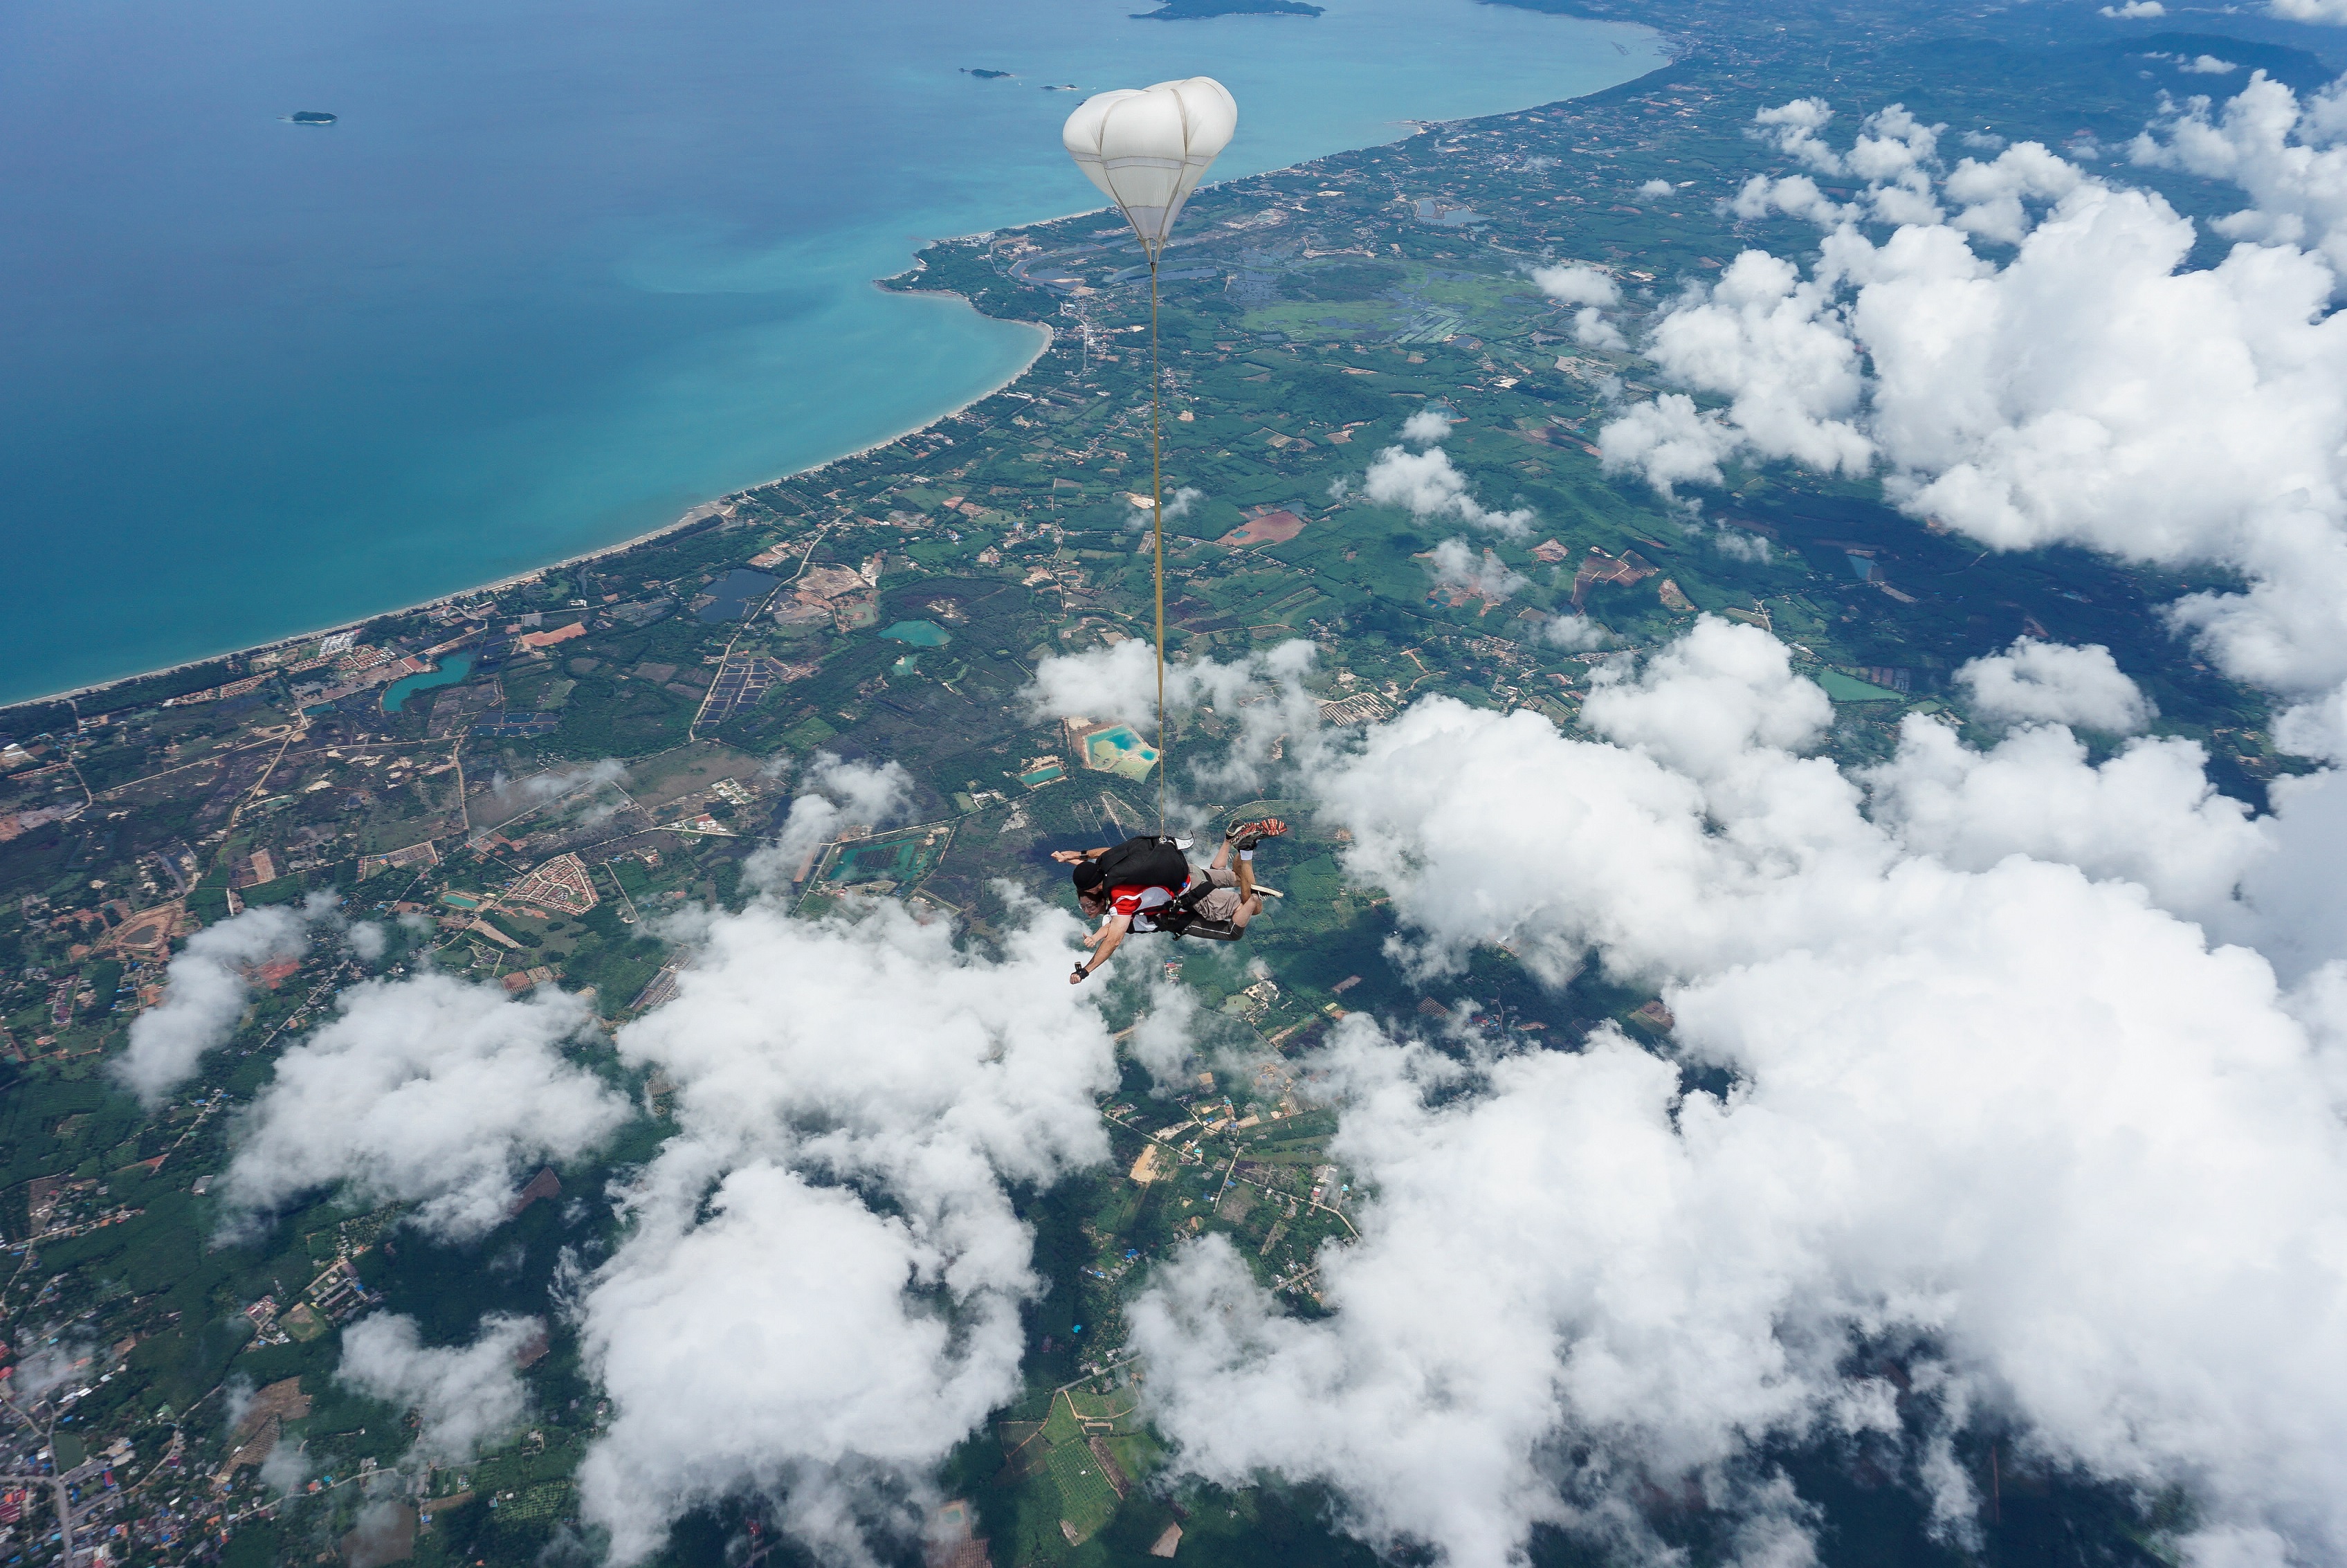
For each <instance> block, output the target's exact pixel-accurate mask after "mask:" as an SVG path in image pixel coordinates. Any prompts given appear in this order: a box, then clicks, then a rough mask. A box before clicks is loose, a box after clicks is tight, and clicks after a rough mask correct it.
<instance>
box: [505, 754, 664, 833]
mask: <svg viewBox="0 0 2347 1568" xmlns="http://www.w3.org/2000/svg"><path fill="white" fill-rule="evenodd" d="M627 776H628V769H627V765H626V764H624V763H620V762H618V761H615V760H614V759H612V758H610V757H604V758H601V759H600V760H598V761H595V762H592V763H575V764H569V765H568V766H564V767H554V768H548V769H547V770H546V771H545V772H543V773H536V774H530V775H529V776H528V777H527V778H522V779H509V778H507V777H506V776H505V775H504V774H497V776H496V777H494V778H493V779H491V780H490V782H489V787H488V789H487V792H485V793H484V794H481V795H480V796H479V797H478V798H477V799H476V800H475V801H474V802H473V803H472V815H473V820H474V822H475V823H476V824H478V825H487V826H491V827H495V826H498V825H503V824H505V823H507V822H510V821H512V820H514V819H515V818H517V817H520V816H525V815H528V814H529V813H531V812H533V811H536V810H538V808H539V807H540V806H545V805H550V804H553V803H554V802H556V801H559V800H564V799H568V798H569V796H571V795H574V794H579V793H580V792H581V791H585V790H599V789H601V788H602V787H603V786H604V785H606V784H618V783H619V782H620V780H621V779H624V778H626V777H627ZM603 809H604V812H605V815H609V814H610V812H613V811H616V810H617V809H618V806H617V804H616V803H614V804H609V805H607V806H605V807H604V808H603Z"/></svg>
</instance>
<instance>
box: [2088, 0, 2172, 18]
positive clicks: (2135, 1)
mask: <svg viewBox="0 0 2347 1568" xmlns="http://www.w3.org/2000/svg"><path fill="white" fill-rule="evenodd" d="M2102 14H2103V15H2106V16H2109V17H2113V18H2115V19H2116V20H2119V21H2124V22H2132V21H2134V20H2136V19H2137V17H2145V16H2165V15H2168V7H2167V6H2165V5H2161V4H2160V3H2159V0H2127V4H2126V5H2106V6H2104V7H2103V8H2102Z"/></svg>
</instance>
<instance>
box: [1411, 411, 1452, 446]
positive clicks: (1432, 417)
mask: <svg viewBox="0 0 2347 1568" xmlns="http://www.w3.org/2000/svg"><path fill="white" fill-rule="evenodd" d="M1450 429H1451V420H1450V417H1449V416H1448V415H1445V414H1443V413H1442V411H1441V410H1440V409H1435V408H1421V409H1419V411H1418V412H1417V413H1415V414H1413V415H1410V416H1409V418H1407V419H1405V420H1403V421H1402V422H1401V438H1402V439H1403V440H1405V441H1418V442H1423V443H1426V444H1428V445H1433V444H1434V443H1437V442H1440V441H1442V440H1444V439H1446V438H1447V437H1448V436H1450Z"/></svg>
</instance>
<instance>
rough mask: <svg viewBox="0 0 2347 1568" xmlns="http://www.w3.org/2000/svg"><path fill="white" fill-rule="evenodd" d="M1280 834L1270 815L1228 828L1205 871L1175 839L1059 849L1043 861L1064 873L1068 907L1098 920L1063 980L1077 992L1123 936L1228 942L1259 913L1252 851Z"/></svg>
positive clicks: (1154, 837)
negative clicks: (1086, 952)
mask: <svg viewBox="0 0 2347 1568" xmlns="http://www.w3.org/2000/svg"><path fill="white" fill-rule="evenodd" d="M1286 831H1287V824H1286V823H1285V822H1282V821H1281V820H1280V819H1279V818H1277V817H1276V816H1267V817H1264V818H1261V819H1259V820H1257V821H1254V822H1237V823H1233V824H1232V825H1231V826H1230V830H1229V833H1228V834H1227V835H1226V836H1225V838H1224V840H1223V847H1222V848H1221V850H1220V851H1218V852H1217V853H1216V854H1215V856H1214V863H1213V864H1212V865H1209V866H1192V865H1191V864H1190V859H1189V856H1186V855H1184V853H1183V849H1182V843H1181V841H1180V840H1177V839H1173V838H1169V837H1166V836H1165V835H1162V834H1142V835H1136V836H1134V837H1132V838H1128V839H1126V840H1125V841H1124V842H1123V843H1122V844H1119V845H1109V846H1106V847H1103V848H1100V849H1061V850H1055V851H1053V852H1052V855H1051V858H1052V859H1054V860H1056V861H1059V862H1060V863H1061V865H1063V866H1072V867H1073V870H1071V872H1070V873H1069V876H1070V878H1071V880H1072V881H1073V882H1074V883H1075V885H1076V904H1077V907H1079V908H1081V910H1082V911H1083V912H1084V916H1085V917H1086V918H1087V919H1096V920H1098V921H1100V925H1099V927H1097V928H1096V929H1094V930H1093V931H1092V934H1091V935H1090V936H1087V937H1086V938H1084V946H1086V947H1088V948H1092V961H1091V962H1090V963H1082V962H1079V963H1078V964H1077V965H1076V968H1075V972H1074V973H1073V974H1071V975H1070V976H1069V977H1068V983H1069V984H1070V985H1081V984H1082V983H1083V981H1084V979H1086V977H1088V976H1090V975H1091V974H1092V971H1093V970H1094V969H1097V968H1100V967H1101V966H1102V964H1104V963H1106V962H1108V958H1109V955H1110V954H1112V953H1113V952H1115V951H1116V949H1117V946H1118V944H1119V943H1121V942H1122V941H1123V940H1124V936H1125V933H1126V932H1127V931H1144V932H1146V931H1163V932H1164V933H1166V934H1167V935H1169V936H1173V937H1204V938H1207V939H1209V940H1212V941H1218V942H1235V941H1237V940H1238V939H1239V938H1241V937H1243V936H1245V934H1246V928H1247V922H1248V921H1250V920H1252V919H1254V918H1255V916H1256V915H1257V914H1259V913H1260V912H1261V911H1262V909H1263V896H1262V894H1261V893H1259V892H1257V891H1256V889H1255V845H1258V844H1261V843H1262V842H1263V841H1264V840H1265V839H1266V838H1274V837H1276V836H1278V835H1280V834H1283V833H1286Z"/></svg>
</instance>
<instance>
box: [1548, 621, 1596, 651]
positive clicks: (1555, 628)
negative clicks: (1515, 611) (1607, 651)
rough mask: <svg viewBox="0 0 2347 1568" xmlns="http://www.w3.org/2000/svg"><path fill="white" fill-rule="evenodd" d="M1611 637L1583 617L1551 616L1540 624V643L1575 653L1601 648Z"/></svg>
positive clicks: (1594, 623) (1593, 622)
mask: <svg viewBox="0 0 2347 1568" xmlns="http://www.w3.org/2000/svg"><path fill="white" fill-rule="evenodd" d="M1611 635H1612V634H1611V633H1609V632H1608V631H1607V630H1605V629H1604V627H1602V626H1600V625H1598V624H1597V622H1595V621H1594V620H1590V619H1589V617H1587V616H1585V615H1570V614H1568V615H1552V616H1550V617H1549V618H1548V620H1544V621H1542V623H1541V641H1543V642H1546V643H1549V644H1551V645H1552V646H1553V647H1557V648H1570V649H1573V650H1575V651H1585V650H1588V649H1593V648H1603V647H1604V646H1605V643H1606V641H1607V640H1608V639H1609V637H1610V636H1611Z"/></svg>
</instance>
